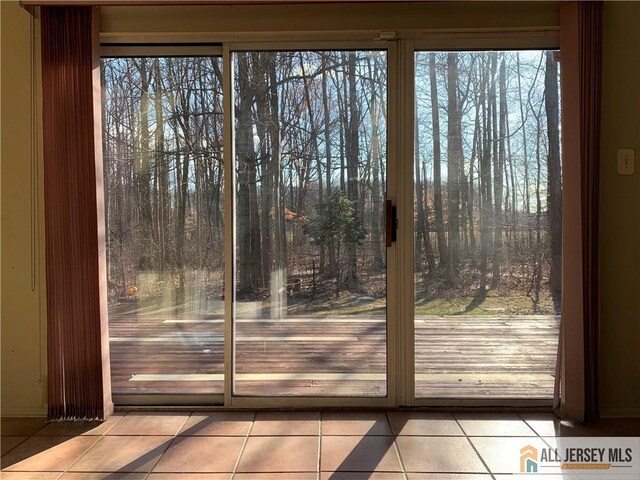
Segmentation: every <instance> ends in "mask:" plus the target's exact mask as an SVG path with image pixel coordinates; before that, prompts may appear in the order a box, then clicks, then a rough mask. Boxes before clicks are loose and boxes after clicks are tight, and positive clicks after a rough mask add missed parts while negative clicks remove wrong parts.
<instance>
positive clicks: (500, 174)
mask: <svg viewBox="0 0 640 480" xmlns="http://www.w3.org/2000/svg"><path fill="white" fill-rule="evenodd" d="M414 59H415V92H416V99H415V104H416V111H415V120H416V121H415V124H416V128H415V158H414V175H413V176H414V188H415V191H414V199H415V200H414V218H415V222H414V232H415V239H414V251H415V256H414V258H415V265H414V279H415V307H414V308H415V310H414V313H415V324H414V327H415V328H414V332H415V337H414V342H415V344H414V346H415V397H417V398H425V397H427V398H429V397H430V398H531V397H536V398H541V397H542V398H551V397H552V396H553V385H554V375H555V369H556V355H557V344H558V333H559V323H560V295H561V291H560V285H561V260H562V257H561V255H562V253H561V233H562V232H561V226H562V215H561V212H562V209H561V202H562V193H561V161H560V159H561V155H560V124H559V108H560V104H559V99H558V96H559V81H558V80H559V78H558V70H559V66H558V63H557V62H556V59H555V57H554V52H551V51H520V52H516V51H499V52H498V51H492V52H416V53H415V57H414Z"/></svg>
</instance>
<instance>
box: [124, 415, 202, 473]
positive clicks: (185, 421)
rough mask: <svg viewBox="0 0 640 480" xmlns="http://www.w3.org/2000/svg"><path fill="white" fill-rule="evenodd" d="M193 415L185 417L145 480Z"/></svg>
mask: <svg viewBox="0 0 640 480" xmlns="http://www.w3.org/2000/svg"><path fill="white" fill-rule="evenodd" d="M192 415H193V412H189V415H187V416H186V417H185V419H184V421H183V422H182V424H181V425H180V427H178V429H177V430H176V433H175V434H174V435H173V438H172V439H171V440H170V441H169V445H167V448H165V449H164V451H163V452H162V453H161V454H160V455H158V459H157V460H156V461H155V463H154V464H153V465H152V466H151V468H150V469H149V471H148V472H147V475H146V476H145V477H144V480H147V479H148V478H149V477H150V476H151V472H153V469H154V468H156V466H157V465H158V463H160V460H162V457H163V456H164V454H165V453H167V450H169V449H170V448H171V445H173V442H175V441H176V438H178V435H180V432H181V431H182V429H183V428H184V426H185V425H186V424H187V422H188V421H189V419H190V418H191V416H192ZM112 428H113V427H112Z"/></svg>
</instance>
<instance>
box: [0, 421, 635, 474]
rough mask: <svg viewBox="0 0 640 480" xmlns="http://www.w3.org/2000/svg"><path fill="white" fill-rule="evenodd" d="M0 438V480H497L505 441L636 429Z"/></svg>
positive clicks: (364, 424)
mask: <svg viewBox="0 0 640 480" xmlns="http://www.w3.org/2000/svg"><path fill="white" fill-rule="evenodd" d="M0 433H1V435H2V437H1V442H0V445H1V447H2V459H1V462H0V463H1V465H2V472H1V473H0V477H1V478H2V479H3V480H69V479H73V480H94V479H95V480H98V479H109V480H119V479H123V480H172V479H180V480H196V479H198V480H221V479H225V480H230V479H233V480H281V479H282V480H306V479H309V480H342V479H344V480H364V479H373V480H376V479H377V480H396V479H398V480H399V479H404V480H490V479H494V480H495V479H500V478H507V477H505V476H503V475H501V474H503V473H504V472H505V466H504V458H503V457H502V456H501V452H503V451H504V449H505V446H506V445H509V444H510V443H512V442H514V441H517V442H522V441H524V442H526V441H527V440H530V439H532V438H544V437H551V436H638V435H640V419H619V420H607V421H602V422H601V423H599V424H598V425H591V426H587V425H576V424H572V423H571V422H565V421H560V420H559V419H558V418H557V417H556V416H554V415H552V414H524V413H523V414H515V413H502V414H486V413H454V414H450V413H431V412H397V411H390V412H322V413H321V412H258V413H254V412H215V413H202V412H196V413H192V414H189V413H180V412H175V413H173V412H171V413H164V412H163V413H158V412H149V413H146V412H145V413H140V412H130V413H127V414H124V413H117V414H116V415H114V416H113V417H111V418H110V419H109V420H108V421H106V422H103V423H99V422H73V423H69V422H65V423H48V424H47V423H45V422H44V420H42V419H33V418H30V419H25V418H3V419H2V424H1V428H0ZM508 478H516V476H508ZM546 478H549V480H551V477H546Z"/></svg>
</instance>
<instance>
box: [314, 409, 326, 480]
mask: <svg viewBox="0 0 640 480" xmlns="http://www.w3.org/2000/svg"><path fill="white" fill-rule="evenodd" d="M323 420H324V413H323V412H322V410H321V411H319V412H318V423H319V425H318V473H317V474H316V479H317V480H321V479H322V421H323Z"/></svg>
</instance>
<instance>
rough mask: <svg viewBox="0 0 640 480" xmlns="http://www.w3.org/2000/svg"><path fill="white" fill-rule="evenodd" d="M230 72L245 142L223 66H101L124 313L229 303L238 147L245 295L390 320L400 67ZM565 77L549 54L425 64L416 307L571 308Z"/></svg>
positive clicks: (243, 68)
mask: <svg viewBox="0 0 640 480" xmlns="http://www.w3.org/2000/svg"><path fill="white" fill-rule="evenodd" d="M232 58H233V64H234V72H233V78H234V100H233V104H234V118H235V124H234V145H233V146H226V145H223V129H222V124H223V116H222V108H223V102H222V99H223V95H222V59H221V58H220V57H131V58H104V59H103V63H102V83H103V97H104V100H103V132H104V134H103V156H104V172H105V205H106V219H107V257H108V258H107V259H108V285H109V298H110V303H111V304H117V303H120V302H124V301H126V300H130V299H132V298H134V297H135V298H136V299H137V301H138V302H149V303H153V302H157V301H165V302H168V303H172V304H178V305H179V304H185V305H186V304H197V305H198V306H199V308H206V305H207V304H209V303H210V302H211V301H212V300H216V299H218V300H219V299H220V298H221V296H222V295H223V290H224V289H223V284H224V282H223V273H224V231H225V230H224V229H225V224H224V208H225V206H224V188H225V185H224V168H223V149H224V148H232V147H233V148H234V151H235V168H236V177H235V184H236V185H235V199H236V201H235V243H236V266H235V267H236V268H235V272H236V285H235V291H236V298H237V299H238V300H239V301H240V302H243V301H246V302H270V303H276V304H279V305H286V306H288V308H290V309H292V310H295V311H297V312H303V313H304V312H319V311H324V312H329V313H330V312H338V311H344V312H349V310H348V309H347V308H345V307H346V305H353V301H354V300H357V301H358V302H359V303H357V305H358V307H357V308H356V310H355V311H356V313H357V309H358V308H363V307H365V308H368V307H366V305H369V307H376V306H383V305H384V298H385V295H386V255H385V215H384V214H385V211H384V209H385V208H384V207H385V199H386V183H387V168H388V162H387V125H388V113H387V108H388V107H387V98H388V95H389V93H390V92H388V88H387V75H388V73H387V57H386V52H384V51H278V52H236V53H234V54H233V57H232ZM558 70H559V67H558V63H557V61H556V58H555V55H554V52H551V51H530V52H437V53H434V52H417V53H416V55H415V72H416V77H415V87H416V99H415V102H416V103H415V120H416V122H415V123H416V130H415V144H414V150H415V157H414V161H413V162H412V163H413V167H414V168H413V170H414V187H413V188H414V192H413V193H414V200H415V201H414V230H415V242H414V244H415V269H414V274H415V279H416V302H417V303H418V304H424V305H428V302H429V301H430V300H432V299H434V298H456V297H471V298H473V299H474V301H477V302H478V303H482V302H483V301H484V300H485V299H486V298H488V297H495V298H499V299H500V301H501V302H503V303H504V304H505V305H507V304H509V302H511V301H513V299H514V298H516V297H517V298H519V299H521V298H525V299H527V301H526V302H525V305H524V306H523V307H522V308H521V310H522V311H523V312H524V311H527V312H528V311H531V312H545V313H552V312H554V311H555V312H558V311H559V305H560V304H559V302H560V275H561V243H560V239H561V230H560V228H561V208H562V206H561V201H562V184H561V163H560V122H559V88H558V75H559V71H558ZM340 308H342V310H340ZM427 308H428V307H427Z"/></svg>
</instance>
